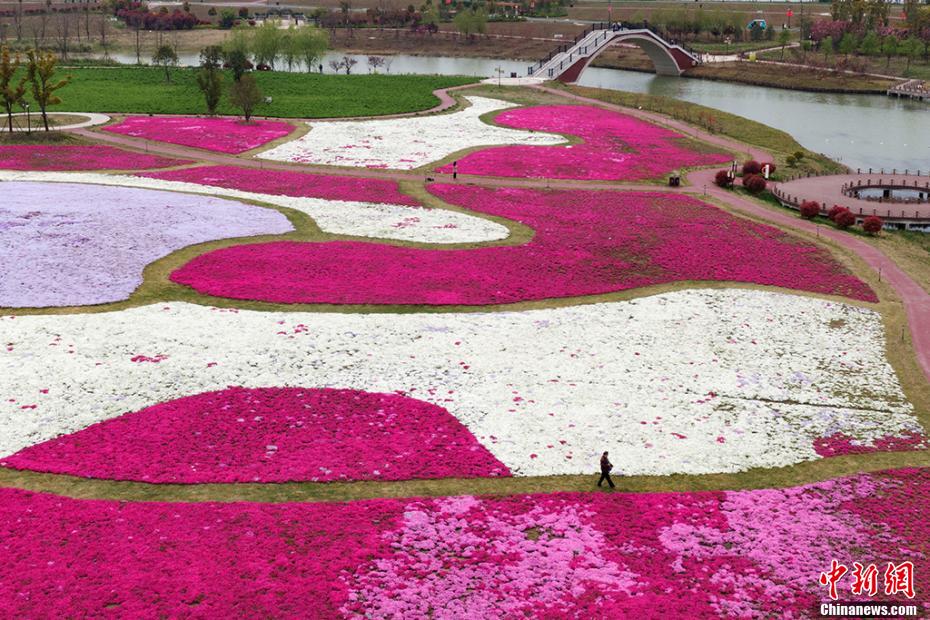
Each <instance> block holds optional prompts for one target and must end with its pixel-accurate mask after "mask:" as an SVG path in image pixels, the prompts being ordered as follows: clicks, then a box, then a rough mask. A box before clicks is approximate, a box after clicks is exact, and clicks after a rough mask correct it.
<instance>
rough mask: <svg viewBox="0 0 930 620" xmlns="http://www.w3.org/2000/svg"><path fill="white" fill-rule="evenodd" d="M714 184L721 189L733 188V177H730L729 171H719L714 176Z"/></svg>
mask: <svg viewBox="0 0 930 620" xmlns="http://www.w3.org/2000/svg"><path fill="white" fill-rule="evenodd" d="M714 183H716V184H717V185H719V186H720V187H723V188H725V189H726V188H729V187H733V177H731V176H730V171H729V170H720V171H719V172H717V174H715V175H714Z"/></svg>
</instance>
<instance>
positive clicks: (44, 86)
mask: <svg viewBox="0 0 930 620" xmlns="http://www.w3.org/2000/svg"><path fill="white" fill-rule="evenodd" d="M28 59H29V62H28V65H27V66H26V77H27V78H28V80H29V84H30V86H31V89H32V98H33V100H34V101H35V102H36V105H38V106H39V110H40V111H41V112H42V123H43V124H44V125H45V131H48V130H49V128H48V106H50V105H58V104H59V103H61V99H60V98H59V97H58V96H57V95H56V94H55V91H56V90H58V89H60V88H63V87H65V86H67V85H68V83H69V82H70V81H71V76H70V75H66V76H65V77H64V78H62V79H60V80H58V81H57V82H55V81H53V80H52V78H53V77H54V76H55V65H57V64H58V57H57V56H55V54H52V53H51V52H42V51H38V50H29V52H28Z"/></svg>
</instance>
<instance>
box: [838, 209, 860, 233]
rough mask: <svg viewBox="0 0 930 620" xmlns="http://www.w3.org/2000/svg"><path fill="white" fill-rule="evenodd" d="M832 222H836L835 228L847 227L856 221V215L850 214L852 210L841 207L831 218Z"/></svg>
mask: <svg viewBox="0 0 930 620" xmlns="http://www.w3.org/2000/svg"><path fill="white" fill-rule="evenodd" d="M833 222H834V223H835V224H836V227H837V228H849V227H850V226H852V225H853V224H855V223H856V216H855V215H853V214H852V211H850V210H849V209H843V210H842V211H840V212H839V213H837V214H836V217H835V218H833Z"/></svg>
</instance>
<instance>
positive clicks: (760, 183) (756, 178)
mask: <svg viewBox="0 0 930 620" xmlns="http://www.w3.org/2000/svg"><path fill="white" fill-rule="evenodd" d="M766 185H767V183H766V182H765V179H764V178H762V177H761V176H760V175H758V174H750V175H749V176H748V177H745V176H744V177H743V187H745V188H746V190H747V191H749V192H750V193H753V194H759V193H761V192H762V191H763V190H764V189H765V186H766Z"/></svg>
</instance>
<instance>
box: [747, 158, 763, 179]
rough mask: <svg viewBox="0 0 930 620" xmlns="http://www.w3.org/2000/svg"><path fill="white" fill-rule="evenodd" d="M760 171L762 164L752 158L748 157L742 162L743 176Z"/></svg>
mask: <svg viewBox="0 0 930 620" xmlns="http://www.w3.org/2000/svg"><path fill="white" fill-rule="evenodd" d="M760 172H762V164H760V163H759V162H757V161H756V160H754V159H750V160H749V161H747V162H746V163H744V164H743V176H746V175H747V174H759V173H760Z"/></svg>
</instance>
